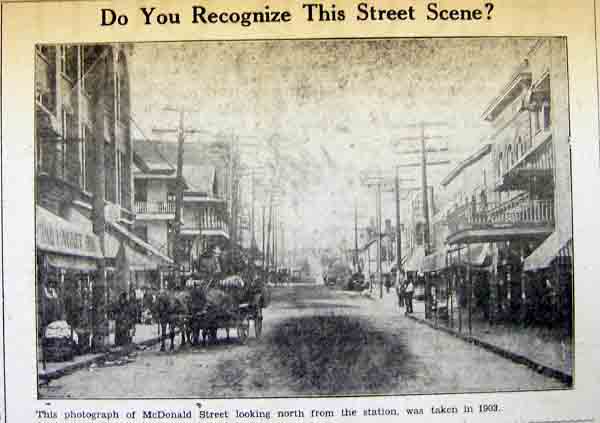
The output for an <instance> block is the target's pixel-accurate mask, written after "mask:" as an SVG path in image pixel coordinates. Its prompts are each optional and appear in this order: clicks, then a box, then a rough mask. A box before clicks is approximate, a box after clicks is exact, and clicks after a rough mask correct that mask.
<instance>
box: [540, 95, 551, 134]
mask: <svg viewBox="0 0 600 423" xmlns="http://www.w3.org/2000/svg"><path fill="white" fill-rule="evenodd" d="M542 121H543V124H544V130H548V129H550V125H551V123H552V118H551V114H550V102H549V101H548V100H544V102H543V103H542Z"/></svg>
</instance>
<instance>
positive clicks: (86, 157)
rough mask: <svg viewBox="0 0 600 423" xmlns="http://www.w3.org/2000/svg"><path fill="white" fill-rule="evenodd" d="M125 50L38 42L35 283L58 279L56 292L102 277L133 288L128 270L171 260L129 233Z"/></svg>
mask: <svg viewBox="0 0 600 423" xmlns="http://www.w3.org/2000/svg"><path fill="white" fill-rule="evenodd" d="M129 48H130V47H129V46H127V45H85V46H77V45H53V46H49V45H43V46H42V45H40V46H37V47H36V60H35V80H36V91H35V97H36V98H35V105H36V109H35V159H36V160H35V166H36V254H37V259H38V269H39V275H38V276H39V277H38V283H39V286H45V285H47V284H48V283H49V282H50V283H52V284H57V286H58V292H59V296H60V295H67V294H69V295H70V294H72V295H75V294H76V293H77V295H79V296H81V297H86V296H87V297H88V298H89V297H90V291H92V290H93V289H92V288H93V285H94V281H95V280H97V279H101V280H102V281H104V280H108V285H107V286H108V287H109V290H108V293H107V294H108V295H105V296H104V297H102V298H109V300H110V298H111V295H112V294H117V293H118V292H119V291H124V290H127V289H129V288H131V284H130V283H131V282H132V275H131V274H130V272H129V271H130V269H132V268H134V267H136V266H141V267H143V268H151V267H156V266H158V265H159V263H163V262H169V261H170V260H169V259H168V258H167V257H165V256H164V255H162V254H160V252H158V251H156V250H155V249H153V248H152V247H151V246H150V245H148V244H147V243H145V242H143V241H142V240H140V239H139V238H138V237H136V236H135V235H134V234H132V233H131V229H132V226H133V223H134V218H135V215H134V212H133V196H132V186H133V182H132V177H131V176H132V172H131V167H132V161H133V149H132V145H131V136H130V118H129V107H130V99H129V95H130V94H129V73H128V71H127V56H128V49H129ZM99 263H100V264H101V266H99ZM99 269H106V271H107V275H105V274H104V273H103V274H102V275H100V276H98V273H97V270H99ZM102 289H104V286H103V287H102ZM96 294H97V292H96V293H95V294H94V295H96ZM103 295H104V294H103ZM63 312H65V310H63ZM67 314H68V313H67ZM46 317H47V318H46V319H42V320H41V321H42V322H44V323H47V322H48V319H49V318H60V317H61V316H52V317H50V316H46ZM79 323H80V324H82V325H83V323H81V322H79Z"/></svg>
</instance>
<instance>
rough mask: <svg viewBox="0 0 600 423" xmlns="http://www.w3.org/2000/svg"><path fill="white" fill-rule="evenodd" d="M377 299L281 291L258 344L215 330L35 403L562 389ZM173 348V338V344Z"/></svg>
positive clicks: (81, 379) (60, 387)
mask: <svg viewBox="0 0 600 423" xmlns="http://www.w3.org/2000/svg"><path fill="white" fill-rule="evenodd" d="M393 295H394V294H393V293H390V294H385V296H386V297H385V298H384V300H380V299H379V298H369V297H366V296H363V295H360V294H358V293H350V292H342V291H332V290H330V289H328V288H326V287H323V286H316V285H315V286H306V285H305V286H296V287H279V288H274V289H273V295H272V302H271V304H270V305H269V306H268V308H266V309H265V311H264V316H265V318H264V328H263V335H262V337H261V339H255V338H254V330H253V328H252V327H251V328H250V329H251V330H250V332H251V337H250V338H249V339H248V342H247V343H246V345H241V344H239V343H238V342H237V340H236V339H235V331H233V333H232V337H231V340H230V341H227V340H226V339H225V332H224V331H219V341H218V343H217V344H216V345H209V346H206V347H203V346H198V347H189V346H188V347H184V348H179V345H177V348H176V350H175V352H166V353H164V352H162V353H161V352H160V351H159V350H158V347H155V348H152V349H149V350H145V351H139V352H138V354H137V356H136V357H135V359H134V360H133V361H132V362H130V363H128V364H126V365H123V366H114V367H110V366H108V367H96V368H89V369H83V370H80V371H78V372H76V373H73V374H71V375H68V376H65V377H62V378H60V379H57V380H55V381H52V382H51V383H50V384H49V385H47V386H43V387H40V390H39V394H40V397H42V398H69V397H70V398H185V397H193V398H217V397H264V396H270V397H281V396H299V395H302V396H310V395H343V394H414V393H450V392H480V391H506V390H533V389H552V388H562V387H563V386H562V385H561V383H560V382H558V381H555V380H553V379H551V378H547V377H545V376H542V375H540V374H537V373H536V372H534V371H532V370H530V369H529V368H527V367H525V366H522V365H518V364H515V363H513V362H511V361H508V360H506V359H504V358H501V357H499V356H497V355H495V354H492V353H490V352H488V351H485V350H483V349H481V348H480V347H477V346H474V345H469V344H467V343H465V342H464V341H462V340H459V339H456V338H454V337H452V336H450V335H448V334H445V333H442V332H439V331H436V330H434V329H431V328H429V327H426V326H424V325H421V324H418V323H416V322H414V321H412V320H410V319H408V318H406V317H405V316H404V315H403V314H402V313H400V311H399V310H398V309H397V307H396V305H395V301H394V298H393ZM177 340H178V341H179V337H177Z"/></svg>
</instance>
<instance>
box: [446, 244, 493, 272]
mask: <svg viewBox="0 0 600 423" xmlns="http://www.w3.org/2000/svg"><path fill="white" fill-rule="evenodd" d="M492 254H493V249H492V246H491V244H490V243H477V244H469V246H468V247H466V246H462V247H460V248H457V249H453V250H452V251H451V252H449V255H448V264H456V265H471V266H475V267H486V266H489V265H490V264H492V260H493V256H492Z"/></svg>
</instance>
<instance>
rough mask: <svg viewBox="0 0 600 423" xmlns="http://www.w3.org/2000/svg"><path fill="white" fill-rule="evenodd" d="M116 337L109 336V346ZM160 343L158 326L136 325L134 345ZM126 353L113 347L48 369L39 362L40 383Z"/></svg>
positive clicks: (79, 356)
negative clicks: (104, 351) (108, 350)
mask: <svg viewBox="0 0 600 423" xmlns="http://www.w3.org/2000/svg"><path fill="white" fill-rule="evenodd" d="M114 337H115V335H114V333H111V334H110V335H109V345H114ZM159 341H160V337H159V334H158V329H157V325H156V324H153V325H141V324H138V325H136V328H135V336H134V337H133V343H134V344H138V345H140V344H141V345H152V344H155V343H158V342H159ZM126 352H127V351H124V350H123V349H122V348H119V347H113V348H111V351H110V352H106V353H96V354H93V353H89V354H82V355H77V356H75V357H74V358H73V360H71V361H62V362H47V363H46V369H44V366H43V364H42V362H41V361H38V382H42V381H48V380H51V379H56V378H58V377H61V376H63V375H65V374H68V373H71V372H73V371H75V370H79V369H81V368H84V367H87V366H89V365H91V364H92V363H97V362H99V361H101V360H103V359H104V358H106V357H108V356H109V354H112V355H122V354H125V353H126Z"/></svg>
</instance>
